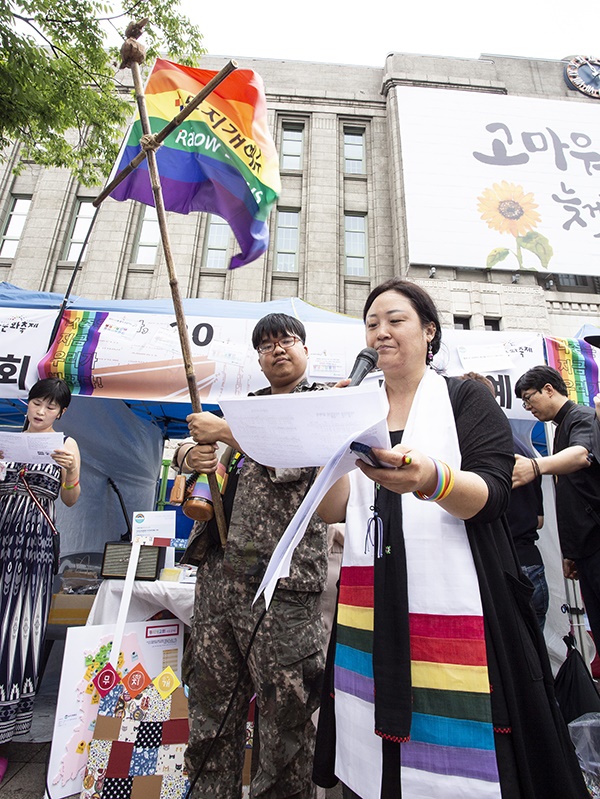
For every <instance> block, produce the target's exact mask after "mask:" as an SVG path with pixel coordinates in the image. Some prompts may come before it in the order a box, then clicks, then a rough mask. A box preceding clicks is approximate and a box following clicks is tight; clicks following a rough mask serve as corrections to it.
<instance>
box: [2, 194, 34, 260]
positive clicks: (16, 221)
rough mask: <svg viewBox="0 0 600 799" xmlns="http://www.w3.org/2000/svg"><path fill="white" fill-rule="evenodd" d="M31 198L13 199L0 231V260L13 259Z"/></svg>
mask: <svg viewBox="0 0 600 799" xmlns="http://www.w3.org/2000/svg"><path fill="white" fill-rule="evenodd" d="M30 207H31V197H13V199H12V204H11V207H10V212H9V214H8V219H7V220H6V224H5V225H4V230H3V231H2V243H1V244H0V258H14V257H15V255H16V252H17V247H18V246H19V242H20V241H21V236H22V235H23V228H24V227H25V220H26V219H27V214H28V213H29V208H30Z"/></svg>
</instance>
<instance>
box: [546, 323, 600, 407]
mask: <svg viewBox="0 0 600 799" xmlns="http://www.w3.org/2000/svg"><path fill="white" fill-rule="evenodd" d="M544 346H545V348H546V363H547V364H548V366H552V367H553V368H554V369H556V370H557V372H560V376H561V377H562V379H563V380H564V381H565V383H566V386H567V390H568V392H569V399H570V400H573V402H576V403H577V404H578V405H593V404H594V396H595V395H596V394H597V393H598V362H597V361H596V358H595V357H594V350H595V348H594V347H592V345H591V344H588V343H587V341H584V340H583V339H578V338H550V337H545V338H544Z"/></svg>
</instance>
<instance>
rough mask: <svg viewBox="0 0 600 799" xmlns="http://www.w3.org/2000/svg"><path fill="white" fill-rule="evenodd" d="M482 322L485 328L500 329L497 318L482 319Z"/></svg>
mask: <svg viewBox="0 0 600 799" xmlns="http://www.w3.org/2000/svg"><path fill="white" fill-rule="evenodd" d="M483 323H484V326H485V329H486V330H500V320H499V319H484V320H483Z"/></svg>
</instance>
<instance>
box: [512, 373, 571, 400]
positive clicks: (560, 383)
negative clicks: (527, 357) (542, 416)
mask: <svg viewBox="0 0 600 799" xmlns="http://www.w3.org/2000/svg"><path fill="white" fill-rule="evenodd" d="M546 383H550V385H551V386H552V388H553V389H554V390H555V391H558V393H559V394H562V395H563V396H564V397H568V396H569V390H568V389H567V384H566V383H565V381H564V380H563V379H562V377H561V376H560V372H557V371H556V369H553V368H552V367H551V366H534V367H533V368H532V369H529V371H527V372H525V374H524V375H521V377H520V378H519V379H518V380H517V383H516V385H515V394H516V395H517V397H518V398H519V399H521V397H522V396H523V392H525V391H529V389H530V388H533V389H535V390H536V391H541V390H542V389H543V388H544V386H545V385H546Z"/></svg>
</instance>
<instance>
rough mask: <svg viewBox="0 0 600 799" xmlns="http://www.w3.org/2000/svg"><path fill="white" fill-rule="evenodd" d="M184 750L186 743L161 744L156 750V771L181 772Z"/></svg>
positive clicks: (164, 772) (161, 772) (182, 769)
mask: <svg viewBox="0 0 600 799" xmlns="http://www.w3.org/2000/svg"><path fill="white" fill-rule="evenodd" d="M185 750H186V744H171V745H170V746H161V747H160V749H159V750H158V758H157V760H156V773H157V774H183V771H184V764H183V756H184V754H185Z"/></svg>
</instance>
